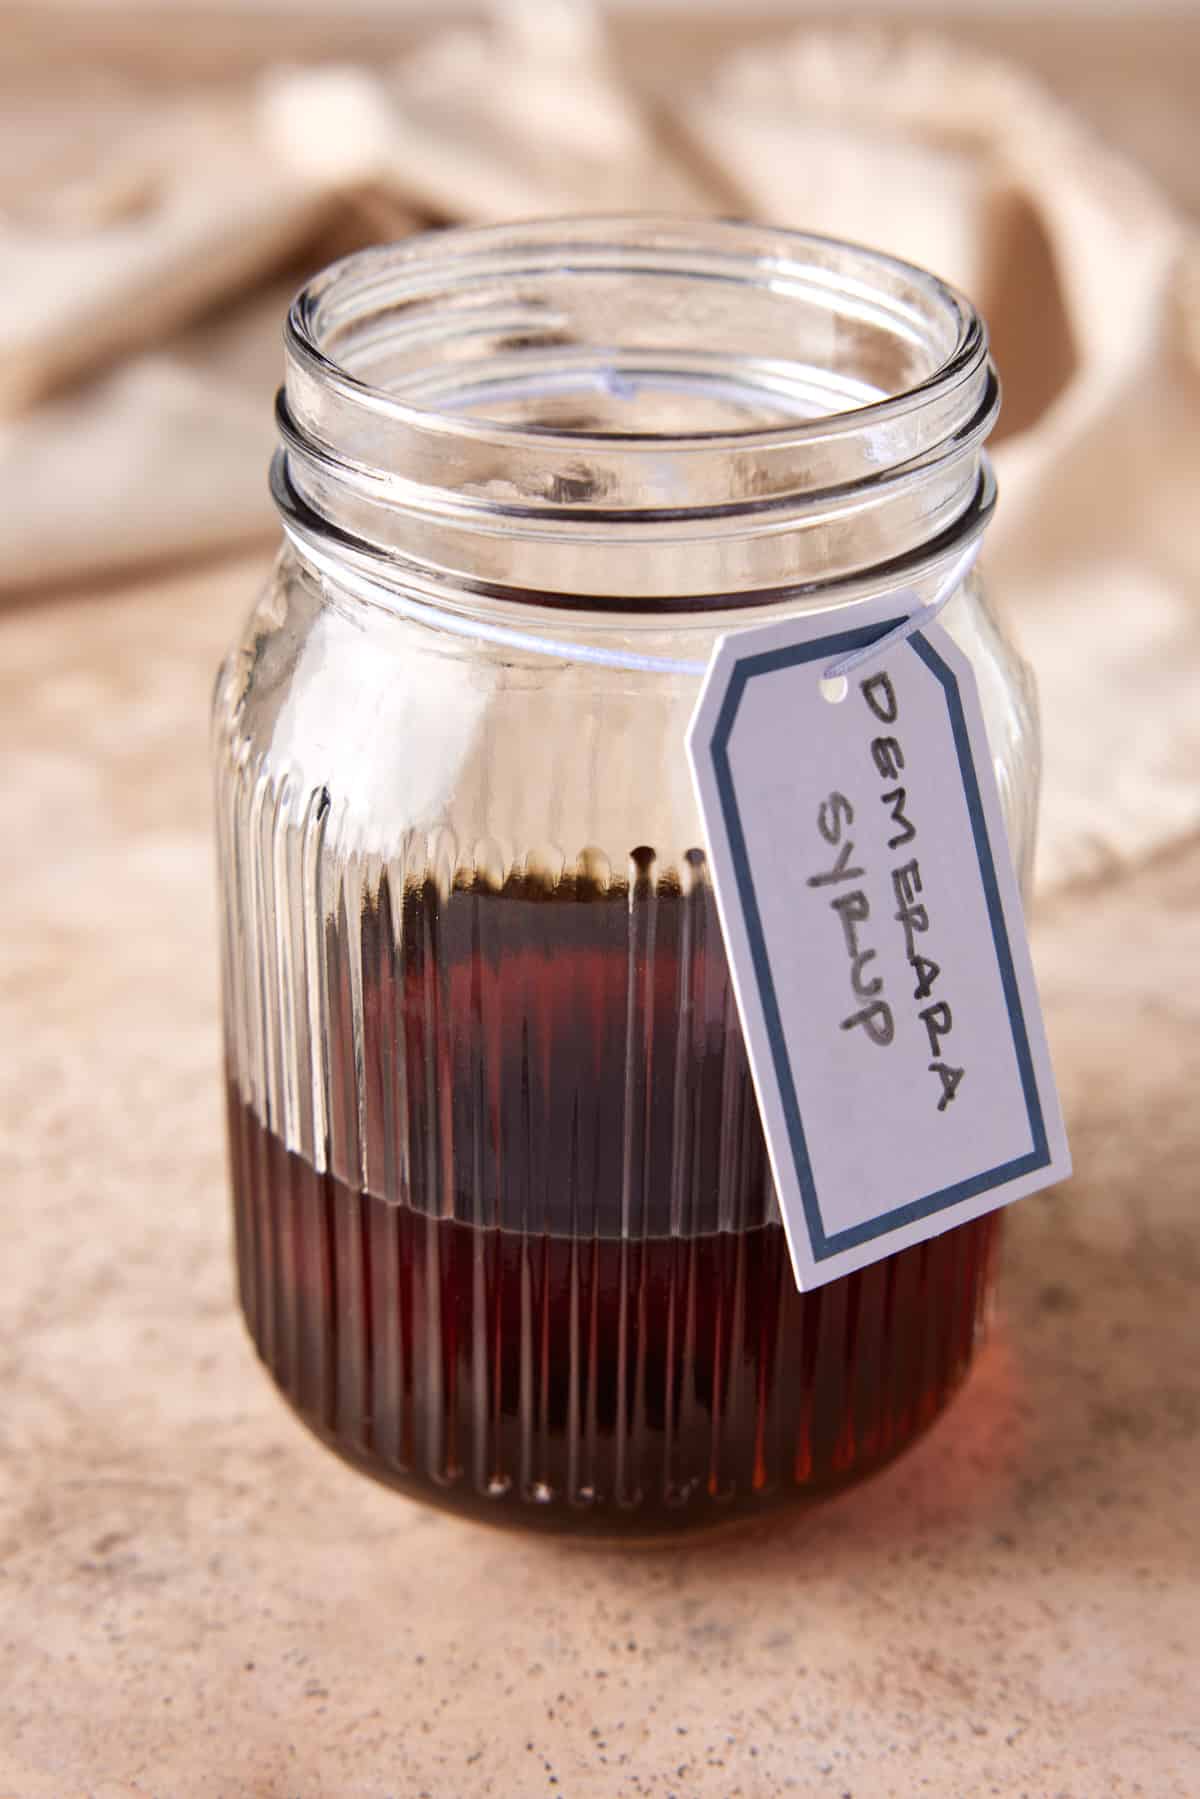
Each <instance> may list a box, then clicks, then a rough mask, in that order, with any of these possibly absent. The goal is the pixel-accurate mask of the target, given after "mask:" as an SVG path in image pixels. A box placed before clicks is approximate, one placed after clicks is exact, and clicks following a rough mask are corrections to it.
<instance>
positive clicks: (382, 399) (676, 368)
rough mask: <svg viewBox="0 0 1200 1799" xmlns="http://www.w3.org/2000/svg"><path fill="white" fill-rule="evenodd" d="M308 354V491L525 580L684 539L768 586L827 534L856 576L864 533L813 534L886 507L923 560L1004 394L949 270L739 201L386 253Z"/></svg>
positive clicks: (293, 374)
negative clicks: (496, 550)
mask: <svg viewBox="0 0 1200 1799" xmlns="http://www.w3.org/2000/svg"><path fill="white" fill-rule="evenodd" d="M286 347H287V379H286V385H285V388H284V390H283V393H282V395H281V400H280V408H279V419H280V429H281V435H282V437H283V440H284V446H285V455H286V459H287V475H288V480H289V483H290V485H291V487H292V489H294V491H295V492H296V493H297V494H298V495H299V496H300V497H301V498H302V500H303V501H304V503H305V504H306V505H307V506H309V507H310V508H311V509H312V510H313V511H314V512H316V513H318V514H325V515H327V516H329V517H330V518H331V521H333V522H335V523H337V524H338V525H339V526H340V527H341V528H343V529H345V530H347V531H349V533H350V534H351V535H352V536H354V537H358V538H361V539H362V540H363V541H364V542H366V543H368V544H376V545H378V546H379V547H381V548H382V549H384V550H385V551H397V552H399V553H400V554H402V555H405V556H410V557H413V558H415V560H416V561H417V562H419V563H422V564H423V565H425V566H428V567H432V568H441V569H445V570H447V571H450V572H458V573H464V574H476V575H479V576H480V577H481V578H483V579H491V578H499V579H501V580H503V579H505V578H511V579H512V580H513V582H514V584H516V585H521V586H525V587H529V588H539V587H545V586H562V587H566V588H567V589H571V588H572V587H577V588H578V589H579V591H582V592H596V591H602V590H603V588H604V586H605V585H607V584H610V583H611V581H612V580H613V578H614V570H615V569H616V564H617V563H619V562H621V561H622V559H623V558H624V560H625V561H626V562H628V563H630V564H632V563H633V561H635V560H636V559H637V558H639V557H641V558H643V559H644V557H645V552H646V550H647V548H649V547H651V546H652V545H653V546H654V547H656V548H658V549H661V547H662V546H663V545H664V544H665V543H668V542H669V543H671V544H672V545H673V546H674V547H675V550H676V552H679V550H680V546H681V545H682V544H683V542H684V541H685V539H686V538H687V537H688V536H691V537H692V538H693V539H695V540H701V541H705V542H707V543H709V544H710V545H713V544H716V543H718V541H719V544H720V546H721V547H720V548H719V550H717V551H715V552H712V553H706V554H705V556H704V557H702V558H701V557H697V556H695V555H693V557H692V559H691V560H692V562H693V564H694V565H695V564H697V563H698V562H699V561H700V560H706V561H707V562H708V563H709V564H710V565H711V567H712V574H711V575H708V574H702V573H701V571H700V569H699V567H698V566H693V568H692V569H691V570H690V571H688V570H687V569H683V568H681V567H679V566H674V567H673V568H672V569H671V571H670V573H669V574H668V573H667V572H666V570H665V569H660V571H659V574H658V575H657V576H656V577H654V579H657V580H662V581H669V582H670V583H671V584H672V585H673V586H675V587H676V588H677V590H678V589H679V584H680V583H682V590H683V591H692V590H695V591H699V590H701V589H697V588H696V583H697V581H699V582H701V584H703V583H704V582H705V581H707V580H715V581H716V582H717V583H718V584H719V585H720V586H722V587H724V588H726V589H729V588H733V589H741V588H745V587H746V586H747V585H764V584H765V585H769V584H771V583H772V582H774V581H775V580H777V579H778V578H779V576H778V574H777V573H776V572H775V571H774V570H773V568H772V566H771V565H772V564H773V563H780V562H781V557H782V560H783V561H786V558H787V556H788V555H789V554H792V555H794V554H795V551H796V549H797V548H798V547H799V538H800V537H801V536H802V535H803V534H804V533H806V532H807V533H809V541H808V545H807V548H808V549H809V550H816V552H817V558H816V560H817V561H821V560H822V559H824V561H825V562H826V563H827V564H828V565H829V568H830V571H831V572H836V567H835V565H836V564H837V562H838V560H839V557H844V556H845V547H844V546H843V548H842V549H840V550H839V549H838V548H837V546H836V543H835V542H834V541H833V540H831V541H830V542H829V543H828V544H825V545H824V546H822V545H820V544H819V543H818V542H817V539H816V537H814V536H812V535H811V533H812V531H813V529H814V528H815V527H817V526H819V525H821V524H823V523H825V522H828V521H833V522H834V524H835V529H834V533H833V539H836V538H837V535H838V532H837V528H836V519H837V518H838V517H839V516H841V517H842V518H843V520H844V519H845V518H846V517H847V516H851V517H852V518H853V519H854V520H862V519H865V518H866V517H867V516H868V515H875V517H876V522H877V523H879V522H880V521H881V520H882V517H883V514H884V512H885V511H886V512H887V513H888V516H889V517H890V519H891V522H892V524H893V525H899V524H900V520H899V517H898V512H907V513H908V514H909V515H910V517H909V521H908V523H907V524H905V525H904V526H903V532H904V533H905V534H906V541H899V540H897V541H896V542H894V543H893V542H881V544H880V548H881V549H882V550H883V551H888V550H890V551H891V552H892V553H897V552H899V553H903V552H904V551H905V550H906V549H907V548H911V547H915V541H916V540H915V538H914V539H913V541H912V542H909V541H907V538H912V536H913V533H914V532H921V531H923V532H924V533H925V536H926V538H927V539H928V538H930V537H934V536H937V535H938V534H939V533H940V532H942V531H944V530H945V529H946V527H947V526H948V524H949V523H950V522H951V521H952V518H953V516H955V509H956V508H957V512H958V513H959V514H961V513H963V512H965V511H966V510H967V508H968V507H969V505H970V503H971V497H972V495H973V494H974V493H975V492H976V490H977V487H978V460H979V455H980V453H981V446H982V442H983V439H984V438H985V437H986V435H987V432H988V430H989V429H990V427H991V423H992V420H993V418H994V414H995V410H996V392H997V390H996V383H995V379H994V373H993V371H992V368H991V364H990V361H989V358H988V353H987V338H986V332H985V331H984V328H983V325H982V323H981V321H980V319H979V317H978V315H977V314H976V313H975V311H974V310H973V308H972V307H971V306H970V304H969V302H967V301H966V300H965V299H963V298H962V297H961V296H960V295H958V294H957V293H956V292H955V291H954V290H953V289H951V288H949V287H948V286H946V285H945V284H944V283H943V282H941V281H939V280H937V279H936V278H935V277H934V276H932V275H928V274H926V273H924V272H923V271H922V270H920V269H917V268H914V267H912V266H911V265H909V264H906V263H903V262H899V261H897V260H896V259H894V258H892V257H889V256H885V255H882V254H880V253H879V252H875V251H871V250H865V249H861V248H858V247H856V246H851V245H846V244H841V243H837V242H835V241H833V240H830V239H825V238H818V237H810V236H804V235H802V234H799V233H794V232H787V231H778V230H772V229H768V228H764V227H758V226H753V225H747V224H735V223H730V222H726V221H717V220H694V221H689V220H682V221H681V220H667V219H660V218H654V217H630V218H613V219H568V220H561V219H557V220H555V219H552V220H545V221H535V222H531V223H526V224H518V225H512V226H495V227H485V228H480V229H455V230H449V231H443V232H431V233H427V234H425V235H423V236H420V237H417V238H413V239H408V240H405V241H403V242H401V243H399V244H395V245H391V246H383V247H380V248H378V249H373V250H367V251H363V252H360V253H359V254H357V255H355V256H351V257H348V258H346V259H345V260H344V261H342V262H340V263H336V264H334V265H333V266H332V267H331V268H330V269H328V270H326V271H325V272H324V273H323V274H321V275H320V276H318V277H317V278H316V279H315V280H314V281H313V282H312V283H310V285H309V286H308V287H306V288H305V289H304V290H303V292H302V293H301V294H300V295H299V296H298V297H297V299H296V301H295V303H294V304H293V307H292V309H291V312H290V315H289V318H288V324H287V331H286ZM917 489H920V490H921V492H920V495H919V496H918V495H917V492H916V490H917ZM892 502H898V503H899V504H898V507H897V506H894V505H893V504H892ZM922 515H924V516H922ZM789 530H790V531H791V532H792V533H793V534H794V536H795V537H796V539H797V543H796V544H795V545H793V546H792V547H791V548H790V549H789V548H788V547H787V546H783V547H782V550H781V548H780V546H779V545H776V546H775V548H774V550H772V548H771V546H770V540H771V539H772V538H778V537H779V535H780V533H786V532H788V531H789ZM497 536H500V537H503V538H504V539H505V540H506V544H507V549H506V553H505V556H504V557H501V556H499V555H498V554H489V552H488V550H487V547H486V544H485V539H487V538H489V537H490V538H493V539H494V538H496V537H497ZM826 536H828V533H826ZM468 539H470V540H471V545H472V547H471V548H470V549H469V550H468V548H467V547H466V544H467V540H468ZM518 546H519V548H518ZM751 546H752V547H751ZM831 550H832V552H833V554H832V557H831V556H830V554H829V552H830V551H831ZM670 560H672V561H673V562H674V563H676V564H677V563H678V554H677V555H676V556H674V557H672V558H671V559H670ZM799 560H800V562H801V563H802V564H803V563H805V562H806V561H808V562H810V563H811V562H812V561H813V558H812V557H806V555H805V554H804V553H803V550H801V553H800V556H799ZM853 560H854V558H853V557H851V558H850V564H849V565H852V564H853ZM481 561H482V564H483V565H484V566H482V567H481V566H480V562H481ZM502 561H505V562H507V564H508V566H509V567H510V569H511V571H512V573H511V576H510V577H505V576H504V575H503V574H502V573H501V571H500V568H499V564H500V563H501V562H502ZM601 561H604V562H605V563H606V565H607V566H606V569H605V571H604V573H603V574H602V573H601V569H600V563H601ZM860 561H861V557H860ZM809 572H810V573H818V574H819V572H820V571H819V570H818V569H815V568H813V569H810V571H809ZM646 578H647V577H646V576H645V574H643V575H642V576H641V577H639V576H637V574H636V571H635V570H634V569H633V568H632V566H631V567H629V568H627V569H625V570H623V571H621V570H616V579H617V581H618V584H619V585H622V586H623V584H624V583H626V582H628V581H630V580H633V581H635V582H636V581H637V580H639V579H641V580H645V579H646ZM598 581H599V582H600V583H601V586H600V587H599V588H598V587H597V586H596V583H597V582H598Z"/></svg>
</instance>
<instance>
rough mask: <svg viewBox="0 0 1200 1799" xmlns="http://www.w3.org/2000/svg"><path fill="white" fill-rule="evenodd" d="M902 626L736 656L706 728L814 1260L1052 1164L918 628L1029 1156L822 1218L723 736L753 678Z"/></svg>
mask: <svg viewBox="0 0 1200 1799" xmlns="http://www.w3.org/2000/svg"><path fill="white" fill-rule="evenodd" d="M899 623H900V620H899V619H891V620H888V621H886V622H884V623H883V624H874V625H864V626H862V627H861V628H860V629H858V630H856V631H842V632H839V633H838V634H836V635H834V636H830V637H821V638H818V639H817V640H816V641H815V642H812V643H805V644H793V645H791V646H790V647H789V648H787V649H782V650H766V651H763V652H762V653H761V654H759V655H756V656H744V657H742V658H740V659H739V661H737V662H736V663H735V664H734V666H733V669H732V670H731V672H730V676H729V685H728V687H727V689H726V693H725V698H724V700H723V701H722V704H721V710H720V712H719V714H718V716H717V722H716V726H715V728H714V730H713V734H712V745H711V752H710V753H711V755H712V762H713V770H714V773H715V775H716V782H717V794H718V797H719V800H720V806H721V811H722V814H723V816H724V821H725V829H726V831H727V833H728V836H729V847H730V851H731V854H732V859H733V871H734V879H735V880H736V882H737V890H738V897H739V899H740V901H741V905H742V914H743V917H744V919H745V923H746V934H747V936H748V938H749V940H750V954H751V957H752V960H753V964H754V974H755V979H756V980H757V982H758V988H759V992H760V993H761V995H762V1007H763V1018H764V1022H765V1025H766V1030H767V1040H768V1042H769V1044H770V1047H771V1056H772V1059H773V1061H774V1063H775V1074H776V1080H777V1082H778V1085H779V1094H780V1099H781V1101H782V1104H783V1111H784V1117H785V1119H786V1122H787V1133H788V1143H789V1146H790V1148H791V1152H792V1160H793V1163H794V1165H795V1169H796V1175H797V1178H798V1180H799V1183H800V1192H801V1197H802V1199H803V1202H804V1217H805V1221H806V1223H807V1225H808V1234H809V1238H810V1240H811V1244H812V1253H813V1257H814V1260H816V1261H818V1262H823V1261H825V1260H827V1259H828V1258H829V1257H830V1256H834V1255H838V1254H839V1253H840V1252H841V1251H842V1250H846V1249H854V1248H856V1247H857V1245H859V1244H860V1243H869V1242H871V1241H872V1239H873V1238H875V1237H882V1236H884V1235H885V1234H886V1233H887V1232H888V1231H893V1230H898V1229H899V1228H900V1227H901V1226H903V1225H906V1224H912V1223H914V1222H915V1221H916V1220H917V1219H920V1218H928V1217H929V1216H930V1215H931V1213H934V1212H941V1211H944V1210H945V1209H946V1208H947V1207H948V1206H953V1205H957V1204H958V1203H959V1202H960V1201H961V1200H964V1199H974V1198H975V1196H976V1195H977V1194H980V1193H987V1192H988V1191H990V1189H991V1188H993V1187H1002V1186H1005V1185H1006V1184H1007V1183H1008V1182H1009V1181H1013V1180H1018V1179H1020V1177H1021V1176H1022V1175H1026V1174H1032V1173H1034V1172H1035V1170H1037V1169H1039V1168H1045V1167H1047V1166H1048V1165H1049V1162H1050V1144H1049V1141H1048V1139H1047V1136H1046V1123H1045V1119H1044V1117H1043V1115H1042V1103H1041V1099H1040V1097H1039V1095H1038V1088H1037V1081H1036V1078H1035V1076H1034V1068H1033V1055H1032V1052H1031V1050H1030V1047H1029V1033H1028V1030H1027V1028H1026V1024H1025V1013H1024V1009H1023V1007H1022V1005H1021V994H1020V990H1019V988H1018V986H1017V976H1016V970H1015V969H1014V967H1013V959H1012V950H1011V948H1010V946H1009V941H1008V931H1007V929H1006V928H1005V922H1004V907H1003V905H1002V903H1001V900H1000V887H999V883H998V881H997V879H996V864H995V859H994V857H993V854H992V845H991V841H990V839H989V837H988V831H987V821H986V819H985V818H984V812H983V801H982V799H981V798H980V793H979V780H978V777H977V775H976V773H975V763H974V759H973V757H972V755H971V744H970V737H969V735H968V732H967V721H966V717H965V715H964V713H963V706H962V699H961V696H960V694H959V691H958V679H957V677H956V676H955V674H954V671H953V670H952V669H951V668H950V667H949V666H948V665H947V664H946V663H945V662H944V661H943V660H942V658H941V657H940V656H939V655H938V653H937V651H936V650H935V649H934V648H933V646H932V644H930V643H929V642H928V641H927V639H926V638H925V636H924V635H923V633H921V632H919V631H918V632H915V633H914V634H913V636H911V637H909V638H907V639H906V640H905V643H906V645H907V647H908V648H909V649H911V650H913V651H914V652H915V653H916V654H917V655H918V656H919V657H920V659H921V661H922V662H923V663H924V664H925V665H926V667H927V668H928V669H929V670H930V671H931V672H932V674H933V675H934V676H935V677H936V679H937V680H938V681H939V682H940V684H941V686H942V688H943V690H944V692H945V695H946V707H947V710H948V712H949V714H950V727H951V731H952V733H953V737H954V747H955V751H956V753H957V755H958V763H959V769H960V771H961V774H962V782H963V790H964V792H965V795H966V801H967V811H968V814H969V816H970V820H971V833H972V836H973V838H974V842H975V854H976V857H977V859H978V863H979V873H980V878H981V880H982V882H983V891H984V897H985V899H986V902H987V910H988V920H989V922H990V924H991V928H992V941H993V943H994V945H995V950H996V960H997V963H998V964H999V968H1000V979H1001V983H1002V985H1003V989H1004V999H1005V1004H1006V1006H1007V1008H1008V1021H1009V1026H1010V1028H1011V1030H1012V1042H1013V1048H1014V1050H1015V1051H1016V1057H1017V1066H1018V1069H1019V1070H1020V1075H1021V1089H1022V1093H1023V1095H1024V1099H1025V1110H1026V1114H1027V1117H1028V1120H1029V1131H1030V1136H1031V1137H1032V1140H1033V1148H1032V1150H1030V1151H1029V1152H1028V1153H1027V1154H1026V1155H1023V1156H1017V1157H1015V1158H1014V1159H1013V1160H1012V1161H1009V1162H1002V1163H1000V1164H999V1165H998V1166H997V1167H995V1168H989V1169H986V1170H985V1171H984V1172H983V1173H982V1174H976V1175H972V1176H971V1177H970V1178H969V1179H968V1180H963V1181H957V1182H955V1184H954V1185H953V1186H951V1187H942V1188H941V1189H939V1191H938V1192H936V1193H929V1194H926V1195H925V1197H924V1198H923V1199H914V1200H912V1201H910V1202H909V1204H908V1205H904V1206H897V1207H895V1209H894V1210H893V1211H890V1212H884V1213H882V1214H881V1215H880V1216H879V1217H878V1218H868V1219H866V1220H864V1221H863V1223H861V1224H855V1225H851V1226H850V1227H848V1228H847V1229H846V1230H842V1231H835V1232H834V1234H833V1235H832V1236H829V1235H828V1234H827V1233H826V1230H825V1226H824V1223H823V1221H822V1218H821V1208H820V1202H819V1199H818V1196H817V1190H816V1183H815V1182H814V1180H813V1172H812V1164H811V1162H810V1160H809V1155H808V1144H807V1142H806V1140H805V1136H804V1126H803V1123H802V1121H801V1117H800V1102H799V1099H798V1097H797V1094H796V1083H795V1078H794V1076H793V1074H792V1067H791V1061H790V1058H789V1056H788V1053H787V1041H786V1038H785V1037H784V1032H783V1021H782V1018H781V1016H780V1011H779V1001H778V999H777V997H776V993H775V981H774V977H773V975H772V973H771V963H770V958H769V956H768V954H767V945H766V937H765V934H764V931H763V926H762V918H761V915H760V913H759V909H758V900H757V897H756V895H755V891H754V879H753V876H752V875H751V872H750V858H749V856H748V854H747V851H746V839H745V834H744V832H743V830H742V821H741V816H740V814H739V812H738V807H737V797H736V794H735V792H734V784H733V773H732V770H731V768H730V766H729V739H730V737H731V736H732V734H733V726H734V721H735V720H736V718H737V712H738V707H739V706H740V705H741V703H742V696H743V694H744V693H745V691H746V687H747V686H748V684H749V683H750V682H751V681H752V680H753V679H754V677H755V676H756V675H765V674H774V673H775V672H776V671H777V670H779V669H781V668H794V667H796V666H797V665H798V664H801V663H806V662H818V661H832V660H833V659H834V658H835V657H836V656H840V655H845V654H846V653H847V652H848V651H850V650H856V649H859V648H860V647H861V646H862V645H864V644H867V643H871V642H873V641H875V640H876V639H877V638H879V637H881V636H882V635H883V634H884V633H885V632H887V631H889V630H891V629H893V627H894V626H895V625H897V624H899ZM901 647H904V646H901Z"/></svg>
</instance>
